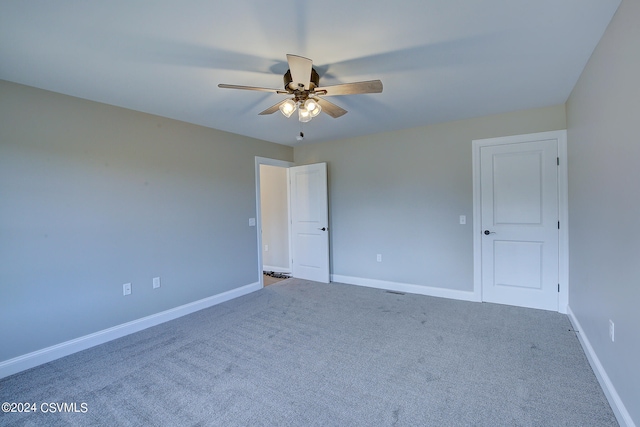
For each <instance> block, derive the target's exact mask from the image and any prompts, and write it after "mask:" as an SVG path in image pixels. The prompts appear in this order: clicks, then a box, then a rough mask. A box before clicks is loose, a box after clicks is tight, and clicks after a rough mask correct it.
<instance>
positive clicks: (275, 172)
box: [260, 165, 291, 272]
mask: <svg viewBox="0 0 640 427" xmlns="http://www.w3.org/2000/svg"><path fill="white" fill-rule="evenodd" d="M260 213H261V215H262V264H263V265H264V266H265V268H267V269H268V268H271V267H273V268H277V271H286V272H290V270H291V269H290V268H289V199H288V197H287V169H286V168H281V167H277V166H270V165H260ZM265 245H269V250H268V251H267V250H265Z"/></svg>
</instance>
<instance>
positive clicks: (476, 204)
mask: <svg viewBox="0 0 640 427" xmlns="http://www.w3.org/2000/svg"><path fill="white" fill-rule="evenodd" d="M541 139H556V140H557V141H558V158H559V159H560V161H559V165H558V211H559V212H558V217H559V219H560V230H559V236H558V242H559V243H558V244H559V247H558V257H559V259H558V281H559V285H560V292H559V295H558V312H560V313H563V314H566V313H567V306H568V305H569V203H568V193H569V187H568V175H567V131H566V130H558V131H550V132H538V133H530V134H524V135H513V136H505V137H499V138H486V139H474V140H473V141H471V145H472V150H473V152H472V161H473V293H474V295H475V299H476V300H477V301H482V300H483V299H482V234H481V233H482V215H481V212H482V209H481V205H480V203H481V201H482V199H481V196H482V191H481V188H480V149H481V148H482V147H486V146H493V145H504V144H517V143H522V142H532V141H539V140H541Z"/></svg>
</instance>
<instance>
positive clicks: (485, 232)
mask: <svg viewBox="0 0 640 427" xmlns="http://www.w3.org/2000/svg"><path fill="white" fill-rule="evenodd" d="M484 234H485V235H486V236H488V235H489V234H496V232H495V231H489V230H484Z"/></svg>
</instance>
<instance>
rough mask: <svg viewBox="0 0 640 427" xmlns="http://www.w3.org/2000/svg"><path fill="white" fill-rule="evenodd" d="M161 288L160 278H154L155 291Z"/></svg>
mask: <svg viewBox="0 0 640 427" xmlns="http://www.w3.org/2000/svg"><path fill="white" fill-rule="evenodd" d="M159 287H160V278H159V277H154V278H153V289H158V288H159Z"/></svg>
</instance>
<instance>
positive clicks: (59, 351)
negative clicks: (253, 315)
mask: <svg viewBox="0 0 640 427" xmlns="http://www.w3.org/2000/svg"><path fill="white" fill-rule="evenodd" d="M260 276H262V275H260ZM260 289H262V285H261V283H260V282H255V283H251V284H249V285H245V286H241V287H239V288H236V289H232V290H230V291H226V292H223V293H220V294H217V295H213V296H210V297H207V298H203V299H201V300H198V301H194V302H191V303H188V304H184V305H181V306H179V307H175V308H171V309H169V310H165V311H162V312H160V313H156V314H152V315H150V316H146V317H142V318H140V319H136V320H132V321H131V322H127V323H123V324H121V325H117V326H114V327H111V328H108V329H103V330H101V331H98V332H94V333H92V334H89V335H85V336H83V337H79V338H75V339H72V340H69V341H65V342H63V343H60V344H56V345H52V346H51V347H47V348H43V349H41V350H36V351H34V352H31V353H28V354H24V355H22V356H18V357H14V358H13V359H9V360H5V361H2V362H0V378H4V377H7V376H9V375H13V374H16V373H18V372H21V371H24V370H26V369H30V368H33V367H35V366H38V365H42V364H43V363H47V362H51V361H53V360H56V359H59V358H61V357H64V356H68V355H70V354H73V353H76V352H78V351H82V350H86V349H88V348H90V347H94V346H96V345H99V344H104V343H106V342H108V341H111V340H115V339H117V338H121V337H124V336H126V335H129V334H132V333H134V332H138V331H141V330H143V329H147V328H150V327H152V326H156V325H159V324H161V323H164V322H168V321H169V320H173V319H177V318H178V317H182V316H186V315H187V314H191V313H193V312H196V311H199V310H202V309H205V308H208V307H212V306H214V305H217V304H220V303H223V302H225V301H229V300H231V299H234V298H238V297H240V296H243V295H246V294H249V293H251V292H255V291H257V290H260Z"/></svg>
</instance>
